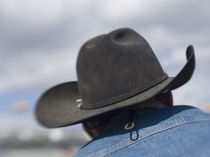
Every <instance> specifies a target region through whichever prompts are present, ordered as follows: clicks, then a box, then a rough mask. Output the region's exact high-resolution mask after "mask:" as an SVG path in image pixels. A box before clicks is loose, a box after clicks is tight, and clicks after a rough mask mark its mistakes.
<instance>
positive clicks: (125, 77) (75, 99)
mask: <svg viewBox="0 0 210 157" xmlns="http://www.w3.org/2000/svg"><path fill="white" fill-rule="evenodd" d="M186 55H187V63H186V64H185V65H184V67H183V69H182V70H181V71H180V72H179V73H178V74H177V76H176V77H168V75H167V74H166V73H165V72H164V71H163V69H162V67H161V65H160V63H159V61H158V59H157V58H156V56H155V54H154V52H153V50H152V49H151V47H150V46H149V44H148V43H147V41H146V40H145V39H144V38H143V37H142V36H140V35H139V34H138V33H137V32H135V31H134V30H132V29H129V28H122V29H117V30H115V31H112V32H110V33H108V34H104V35H100V36H97V37H95V38H93V39H91V40H89V41H87V42H86V43H85V44H84V45H83V46H82V47H81V49H80V51H79V55H78V58H77V76H78V81H74V82H66V83H63V84H60V85H57V86H55V87H52V88H51V89H49V90H47V91H46V92H45V93H44V94H43V95H42V96H41V98H40V99H39V101H38V103H37V107H36V117H37V119H38V121H39V122H40V123H41V124H42V125H44V126H46V127H49V128H55V127H62V126H67V125H73V124H77V123H80V122H84V121H86V120H88V119H90V118H93V117H96V116H100V115H102V114H108V113H110V112H112V111H116V110H119V109H123V108H127V107H130V106H132V105H135V104H139V103H142V102H144V101H146V100H148V99H150V98H152V97H154V96H156V95H157V94H159V93H161V92H163V91H165V90H173V89H175V88H178V87H180V86H182V85H183V84H185V83H186V82H187V81H188V80H189V79H190V78H191V76H192V74H193V71H194V67H195V57H194V50H193V47H192V46H189V47H188V48H187V50H186Z"/></svg>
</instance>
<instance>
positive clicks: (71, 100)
mask: <svg viewBox="0 0 210 157" xmlns="http://www.w3.org/2000/svg"><path fill="white" fill-rule="evenodd" d="M194 67H195V58H194V50H193V47H192V46H189V47H188V48H187V63H186V64H185V66H184V67H183V69H182V70H181V71H180V73H179V74H178V75H177V76H176V77H169V78H167V79H166V80H164V81H162V82H161V83H159V84H157V85H156V86H154V87H152V88H150V89H148V90H145V91H144V92H141V93H139V94H137V95H135V96H132V97H130V98H128V99H126V100H123V101H120V102H117V103H114V104H112V105H108V106H104V107H100V108H96V109H91V110H90V109H89V110H87V109H82V108H79V107H77V106H78V105H79V103H80V102H79V101H78V99H81V98H80V95H79V91H78V86H77V82H67V83H63V84H60V85H57V86H55V87H53V88H51V89H49V90H48V91H46V92H45V93H44V94H43V95H42V96H41V98H40V100H39V102H38V103H37V108H36V117H37V120H38V121H39V122H40V123H41V124H42V125H43V126H45V127H49V128H55V127H62V126H67V125H73V124H77V123H80V122H83V121H86V120H88V119H90V118H93V117H95V116H99V115H102V114H106V113H109V112H112V111H115V110H119V109H122V108H126V107H129V106H132V105H135V104H137V103H141V102H144V101H146V100H148V99H150V98H152V97H154V96H156V95H157V94H158V93H160V92H161V91H163V90H165V89H169V90H172V89H175V88H178V87H180V86H181V85H183V84H184V83H186V82H187V81H188V80H189V79H190V78H191V76H192V73H193V71H194Z"/></svg>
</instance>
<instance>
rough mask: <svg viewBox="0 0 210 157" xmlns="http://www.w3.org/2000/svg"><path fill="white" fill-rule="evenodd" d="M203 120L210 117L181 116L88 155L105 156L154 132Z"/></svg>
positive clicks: (92, 156) (93, 156) (207, 119)
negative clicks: (135, 136) (137, 136)
mask: <svg viewBox="0 0 210 157" xmlns="http://www.w3.org/2000/svg"><path fill="white" fill-rule="evenodd" d="M201 121H210V117H208V118H197V117H191V118H181V119H176V120H173V121H170V122H166V123H164V124H161V125H159V126H154V127H152V128H150V129H146V130H140V131H138V132H139V138H138V140H136V141H131V140H130V138H127V139H125V140H123V141H121V142H120V143H118V144H116V145H114V146H112V147H109V148H105V149H103V150H100V151H98V152H96V153H94V154H90V155H88V157H104V156H106V155H108V154H110V153H113V152H115V151H118V150H120V149H123V148H124V147H127V146H129V145H131V144H134V143H136V142H138V141H140V140H142V139H145V138H147V137H149V136H152V135H154V134H157V133H159V132H162V131H165V130H168V129H171V128H174V127H177V126H180V125H184V124H188V123H193V122H201Z"/></svg>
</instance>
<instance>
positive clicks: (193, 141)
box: [75, 106, 210, 157]
mask: <svg viewBox="0 0 210 157" xmlns="http://www.w3.org/2000/svg"><path fill="white" fill-rule="evenodd" d="M134 123H135V127H134V128H133V129H132V130H131V131H130V130H129V131H127V130H125V129H124V126H125V125H126V123H121V124H119V125H117V126H115V127H113V128H111V129H110V130H108V131H107V132H106V133H104V134H103V135H101V136H100V137H98V138H96V139H94V140H93V141H91V142H90V143H88V144H87V145H86V146H84V147H83V148H82V149H81V150H79V151H78V152H77V154H76V155H75V157H102V156H106V157H124V156H125V157H137V156H138V157H169V156H170V157H210V114H207V113H205V112H202V111H201V110H199V109H197V108H194V107H191V106H173V107H168V108H164V109H160V110H156V111H152V112H149V113H147V114H144V115H141V116H138V117H137V118H136V119H135V121H134ZM130 136H131V137H132V138H130ZM137 137H138V138H137ZM136 138H137V139H136ZM132 139H133V140H132ZM135 139H136V140H135Z"/></svg>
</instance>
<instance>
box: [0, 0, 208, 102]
mask: <svg viewBox="0 0 210 157" xmlns="http://www.w3.org/2000/svg"><path fill="white" fill-rule="evenodd" d="M209 6H210V2H209V1H207V0H204V1H202V3H201V2H199V1H196V0H186V1H175V0H172V1H166V0H151V1H146V0H141V1H139V0H125V1H120V0H106V1H98V0H87V1H82V0H77V1H67V0H53V1H52V0H46V1H42V0H30V1H28V0H21V1H19V0H17V1H14V0H2V1H1V2H0V10H1V13H0V55H1V57H0V72H1V77H0V92H5V91H10V90H14V89H22V90H26V89H27V90H37V89H39V90H45V89H46V88H48V87H49V86H51V85H54V84H56V83H60V82H64V81H68V80H76V71H75V62H76V57H77V53H78V51H79V48H80V46H81V45H82V44H83V43H84V42H85V41H86V40H87V39H89V38H91V37H94V36H96V35H99V34H102V33H107V32H109V31H110V30H113V29H115V28H118V27H132V28H134V29H135V30H136V31H137V32H139V33H141V34H142V35H143V36H144V37H145V38H146V39H147V40H148V41H149V43H150V44H151V46H152V47H153V49H154V51H155V52H156V53H157V56H158V58H159V59H160V61H161V63H162V64H163V66H164V68H165V69H166V71H167V72H168V73H169V74H170V75H175V74H176V73H177V72H178V71H179V70H180V68H181V67H182V65H183V64H184V62H185V48H186V46H187V45H189V44H194V46H195V50H196V57H197V58H198V60H197V63H198V66H197V70H198V71H197V73H196V74H195V78H193V80H192V81H191V82H190V83H189V85H186V86H184V87H183V89H182V90H180V92H176V91H175V97H176V98H177V103H180V102H186V103H191V102H192V101H193V102H195V103H205V102H204V101H203V100H204V99H206V97H207V95H208V93H207V92H206V91H205V92H204V91H202V90H203V88H205V87H206V86H208V87H209V85H206V84H207V80H208V79H210V76H209V75H207V73H208V68H206V67H209V66H210V63H209V61H210V55H209V51H210V47H209V43H210V38H209V33H210V30H209V27H210V22H209V16H210V13H209V10H210V7H209ZM195 84H196V85H195ZM197 90H198V92H199V93H202V94H198V95H196V96H193V97H192V99H191V100H186V99H185V98H186V97H187V94H186V93H189V95H193V94H194V91H197ZM182 91H183V92H182ZM196 93H197V92H196ZM198 105H199V104H198Z"/></svg>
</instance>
